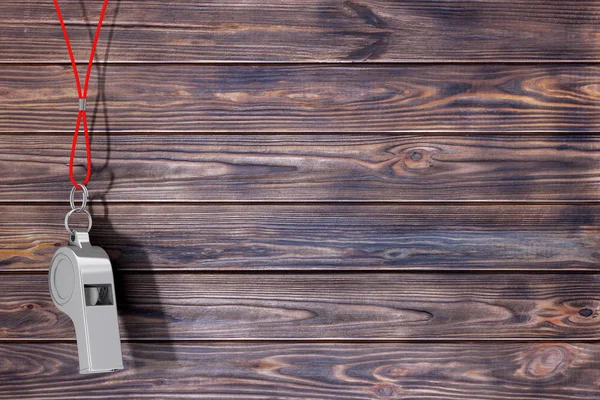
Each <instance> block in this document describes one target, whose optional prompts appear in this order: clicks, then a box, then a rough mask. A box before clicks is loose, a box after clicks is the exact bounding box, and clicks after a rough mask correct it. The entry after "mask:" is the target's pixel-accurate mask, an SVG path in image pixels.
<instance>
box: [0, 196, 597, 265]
mask: <svg viewBox="0 0 600 400" xmlns="http://www.w3.org/2000/svg"><path fill="white" fill-rule="evenodd" d="M68 209H69V207H68V205H62V204H61V205H52V206H50V205H44V206H39V205H26V206H24V205H19V206H17V205H2V206H0V216H1V218H0V231H1V232H2V235H0V249H2V250H1V251H0V259H1V260H2V261H1V262H0V271H13V272H18V271H21V272H24V271H45V270H47V269H48V266H49V264H50V260H51V258H52V255H53V253H54V252H55V251H56V249H57V246H61V245H65V244H66V240H67V234H66V232H65V229H64V226H63V221H62V219H63V215H64V214H65V213H66V211H68ZM92 212H93V215H94V227H93V229H92V232H91V239H92V243H94V244H96V245H101V246H102V247H103V248H105V249H106V250H107V251H108V253H109V255H110V256H111V258H112V260H113V263H114V264H115V265H116V266H117V267H118V268H119V269H122V270H127V271H130V270H152V271H161V270H163V271H182V270H190V271H191V270H197V271H200V270H201V271H223V270H227V271H231V272H233V271H249V270H253V271H259V270H271V271H272V270H305V271H306V270H329V271H341V270H355V271H356V270H361V271H365V270H372V271H374V270H378V271H384V270H398V271H403V270H404V271H405V270H429V271H432V270H449V271H451V270H452V271H455V270H481V271H491V270H503V271H521V270H529V271H535V270H537V271H559V270H560V271H577V270H579V271H594V272H596V271H598V265H599V257H600V230H599V229H598V226H597V225H598V218H599V216H600V205H533V204H532V205H523V204H501V205H493V204H477V205H470V206H465V205H455V204H446V205H439V204H432V205H420V204H406V205H396V204H274V205H271V204H175V205H173V204H170V205H167V204H134V205H130V204H115V203H109V204H108V205H107V206H106V207H102V206H101V204H97V203H96V204H93V206H92ZM83 219H84V218H83V216H81V218H79V217H77V216H76V217H74V218H73V219H72V223H73V226H75V227H77V226H85V225H84V224H83V222H85V221H83Z"/></svg>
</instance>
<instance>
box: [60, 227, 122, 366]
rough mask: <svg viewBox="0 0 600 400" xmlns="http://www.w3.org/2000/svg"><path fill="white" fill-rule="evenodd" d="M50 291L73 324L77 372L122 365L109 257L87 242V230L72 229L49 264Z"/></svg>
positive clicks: (100, 249) (88, 240)
mask: <svg viewBox="0 0 600 400" xmlns="http://www.w3.org/2000/svg"><path fill="white" fill-rule="evenodd" d="M48 278H49V284H50V293H51V295H52V300H53V301H54V303H55V304H56V306H57V307H58V309H59V310H61V311H62V312H64V313H65V314H67V315H68V316H69V318H71V320H72V321H73V324H74V325H75V334H76V336H77V350H78V353H79V372H80V373H81V374H89V373H96V372H111V371H115V370H119V369H123V356H122V354H121V338H120V335H119V323H118V318H117V303H116V297H115V288H114V287H115V284H114V279H113V272H112V267H111V263H110V259H109V258H108V255H107V254H106V252H105V251H104V250H103V249H102V248H101V247H98V246H92V245H91V244H90V239H89V235H88V233H87V232H76V231H72V234H71V239H70V241H69V245H68V246H64V247H61V248H59V249H58V250H57V251H56V253H55V254H54V257H53V258H52V263H51V266H50V274H49V277H48Z"/></svg>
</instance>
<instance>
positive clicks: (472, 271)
mask: <svg viewBox="0 0 600 400" xmlns="http://www.w3.org/2000/svg"><path fill="white" fill-rule="evenodd" d="M118 272H119V273H120V274H121V273H127V274H128V275H134V274H153V275H155V274H157V273H160V274H161V275H173V274H177V275H192V274H194V275H262V276H275V275H335V276H339V275H340V274H344V275H376V274H381V275H392V274H393V275H409V274H410V275H496V274H498V275H591V276H594V275H599V274H600V265H599V269H598V270H590V269H575V268H573V269H568V270H567V269H547V268H546V269H527V270H522V269H500V268H489V269H486V268H476V267H473V268H469V269H456V268H455V269H440V268H423V269H415V268H413V269H406V270H403V269H401V268H396V269H349V268H321V269H293V268H292V269H279V270H277V269H262V270H261V269H247V270H230V269H214V270H212V269H200V268H198V269H179V268H168V269H167V268H157V269H152V268H146V269H141V268H135V269H133V268H119V269H118ZM47 274H48V270H47V269H27V268H22V269H21V268H14V269H0V275H14V276H19V275H47Z"/></svg>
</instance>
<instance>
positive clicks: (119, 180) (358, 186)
mask: <svg viewBox="0 0 600 400" xmlns="http://www.w3.org/2000/svg"><path fill="white" fill-rule="evenodd" d="M48 143H52V146H48ZM80 146H81V148H83V141H81V144H80ZM70 148H71V138H70V137H69V136H67V135H34V134H29V135H28V134H23V135H9V136H0V170H2V171H10V173H9V174H2V175H0V202H7V201H8V202H10V201H13V202H23V201H55V202H59V203H61V204H63V203H64V201H65V193H68V191H69V190H70V189H71V183H70V182H69V180H68V179H67V178H66V173H67V171H68V169H67V167H66V165H65V164H66V163H67V162H68V159H69V151H70ZM92 150H93V156H94V172H93V180H92V182H91V183H90V185H89V186H90V190H92V192H93V194H94V195H95V196H96V195H101V196H102V198H103V200H105V201H107V202H116V201H118V202H122V201H134V202H139V201H146V202H148V201H152V202H156V201H170V202H173V201H180V202H206V201H210V202H216V201H219V202H232V201H244V202H248V201H286V202H289V201H395V202H402V201H456V200H460V201H463V202H478V201H510V202H515V201H516V202H524V201H531V200H535V201H598V200H600V179H598V176H599V175H600V140H599V139H598V137H597V136H585V135H508V134H507V135H489V136H488V135H481V136H457V135H455V136H414V135H406V136H404V135H251V134H242V135H222V136H221V135H114V136H113V135H111V136H110V137H108V136H102V135H100V134H96V135H94V136H93V137H92ZM78 155H79V157H78V162H77V165H76V174H77V176H80V177H83V176H84V175H85V163H84V158H83V157H82V156H83V152H82V151H80V152H79V153H78Z"/></svg>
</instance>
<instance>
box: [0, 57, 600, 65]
mask: <svg viewBox="0 0 600 400" xmlns="http://www.w3.org/2000/svg"><path fill="white" fill-rule="evenodd" d="M599 62H600V58H599V59H574V60H561V59H556V60H555V59H522V60H512V59H501V58H499V59H489V60H460V59H456V60H448V59H426V60H423V59H407V60H402V61H398V60H390V61H384V60H373V61H369V60H367V61H363V60H322V61H320V60H306V61H270V60H268V61H267V60H265V61H259V60H253V61H244V60H206V61H202V60H191V61H152V60H140V61H121V60H113V61H110V60H109V61H94V64H96V65H98V64H100V65H140V64H141V65H206V66H221V65H244V66H254V65H255V66H265V65H273V66H302V65H314V66H317V65H319V66H323V65H332V66H335V65H344V66H352V65H354V66H357V67H359V66H366V65H369V66H375V65H385V66H391V65H399V66H401V65H411V66H415V65H423V66H434V65H457V64H460V65H483V64H510V65H540V64H543V65H548V64H578V65H591V66H592V65H598V63H599ZM77 64H87V60H86V61H84V60H77ZM3 65H11V66H12V65H21V66H28V65H35V66H40V65H48V66H53V65H56V66H69V65H71V63H70V61H69V60H51V61H25V60H15V61H8V60H0V66H3Z"/></svg>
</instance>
